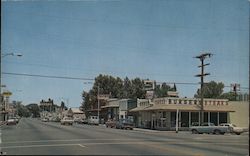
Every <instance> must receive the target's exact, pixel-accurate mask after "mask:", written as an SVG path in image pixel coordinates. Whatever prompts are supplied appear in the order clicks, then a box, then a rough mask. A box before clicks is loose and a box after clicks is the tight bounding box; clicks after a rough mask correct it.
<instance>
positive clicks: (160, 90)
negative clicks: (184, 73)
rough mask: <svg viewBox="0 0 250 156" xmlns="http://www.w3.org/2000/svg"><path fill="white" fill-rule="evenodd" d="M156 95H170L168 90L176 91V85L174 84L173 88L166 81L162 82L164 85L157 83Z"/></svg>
mask: <svg viewBox="0 0 250 156" xmlns="http://www.w3.org/2000/svg"><path fill="white" fill-rule="evenodd" d="M154 91H155V96H156V97H158V98H160V97H166V96H168V91H176V86H175V85H174V87H173V88H171V87H170V86H169V85H167V84H166V83H165V82H164V83H162V85H156V87H155V90H154Z"/></svg>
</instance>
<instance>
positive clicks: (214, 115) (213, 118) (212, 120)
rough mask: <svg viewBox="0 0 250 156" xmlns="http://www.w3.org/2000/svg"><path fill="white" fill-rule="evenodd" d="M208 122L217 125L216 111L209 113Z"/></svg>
mask: <svg viewBox="0 0 250 156" xmlns="http://www.w3.org/2000/svg"><path fill="white" fill-rule="evenodd" d="M210 122H211V123H214V125H216V126H218V113H217V112H211V113H210Z"/></svg>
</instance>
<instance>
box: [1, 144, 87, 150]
mask: <svg viewBox="0 0 250 156" xmlns="http://www.w3.org/2000/svg"><path fill="white" fill-rule="evenodd" d="M60 146H80V144H53V145H24V146H7V147H2V149H7V148H31V147H60ZM81 147H85V146H83V145H81Z"/></svg>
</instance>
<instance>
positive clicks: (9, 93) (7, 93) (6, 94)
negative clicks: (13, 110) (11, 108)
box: [3, 92, 12, 97]
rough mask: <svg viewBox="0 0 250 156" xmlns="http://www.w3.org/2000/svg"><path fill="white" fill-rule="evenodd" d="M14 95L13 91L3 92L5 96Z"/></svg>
mask: <svg viewBox="0 0 250 156" xmlns="http://www.w3.org/2000/svg"><path fill="white" fill-rule="evenodd" d="M11 95H12V93H11V92H3V96H7V97H9V96H11Z"/></svg>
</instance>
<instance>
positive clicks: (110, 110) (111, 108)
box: [101, 99, 119, 121]
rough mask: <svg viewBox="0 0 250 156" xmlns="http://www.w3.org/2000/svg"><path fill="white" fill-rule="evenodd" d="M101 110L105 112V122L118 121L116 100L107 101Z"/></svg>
mask: <svg viewBox="0 0 250 156" xmlns="http://www.w3.org/2000/svg"><path fill="white" fill-rule="evenodd" d="M101 109H102V110H105V112H106V117H105V121H107V120H108V119H113V120H116V119H119V100H118V99H108V100H107V103H106V105H105V106H102V107H101Z"/></svg>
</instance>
